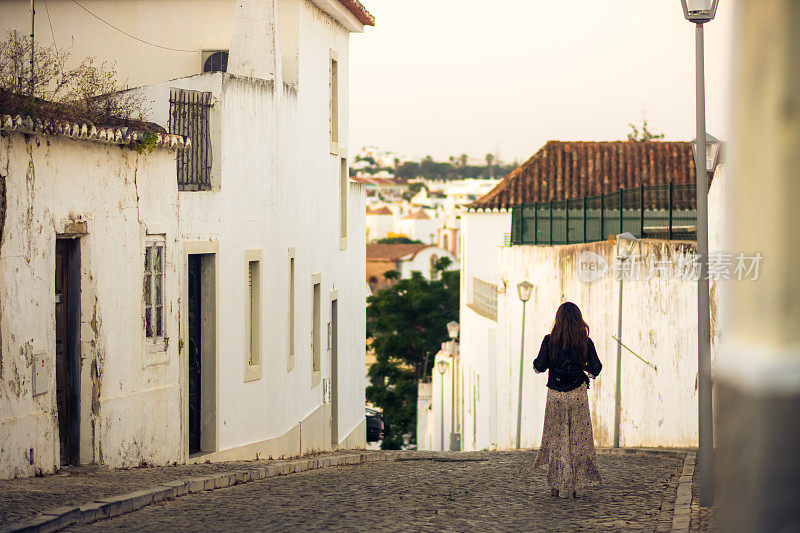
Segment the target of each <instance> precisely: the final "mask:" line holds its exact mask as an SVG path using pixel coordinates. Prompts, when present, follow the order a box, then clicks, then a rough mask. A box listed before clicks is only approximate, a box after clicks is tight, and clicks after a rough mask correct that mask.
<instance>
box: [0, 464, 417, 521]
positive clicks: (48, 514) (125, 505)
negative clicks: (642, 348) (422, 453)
mask: <svg viewBox="0 0 800 533" xmlns="http://www.w3.org/2000/svg"><path fill="white" fill-rule="evenodd" d="M411 455H413V452H407V451H392V452H374V451H370V452H359V453H347V454H342V455H336V456H332V457H312V458H308V459H299V460H294V461H286V462H283V463H279V464H274V465H268V466H259V467H254V468H250V469H246V470H232V471H230V472H219V473H216V474H212V475H209V476H202V477H190V478H184V479H180V480H175V481H168V482H165V483H163V484H161V485H158V486H156V487H152V488H149V489H145V490H138V491H135V492H129V493H127V494H118V495H115V496H108V497H105V498H101V499H99V500H96V501H94V502H89V503H86V504H83V505H81V506H77V507H57V508H55V509H49V510H47V511H45V512H43V513H41V514H39V515H37V516H35V517H33V518H29V519H26V520H21V521H19V522H14V523H11V524H6V525H0V533H11V532H22V531H24V532H26V533H27V532H31V533H34V532H35V533H45V532H50V531H58V530H60V529H64V528H67V527H69V526H74V525H78V524H88V523H90V522H95V521H97V520H103V519H105V518H113V517H116V516H120V515H123V514H126V513H130V512H132V511H136V510H139V509H141V508H142V507H146V506H148V505H151V504H153V503H157V502H162V501H166V500H171V499H174V498H179V497H181V496H185V495H187V494H193V493H196V492H203V491H207V490H216V489H221V488H224V487H230V486H232V485H239V484H242V483H248V482H251V481H258V480H260V479H267V478H271V477H278V476H286V475H289V474H295V473H299V472H305V471H306V470H317V469H320V468H328V467H333V466H346V465H358V464H363V463H371V462H375V461H396V460H397V459H401V458H407V457H409V456H411Z"/></svg>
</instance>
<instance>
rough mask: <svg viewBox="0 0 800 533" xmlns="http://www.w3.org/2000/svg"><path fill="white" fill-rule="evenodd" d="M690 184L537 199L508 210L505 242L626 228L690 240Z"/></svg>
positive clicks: (603, 234) (600, 234) (594, 235)
mask: <svg viewBox="0 0 800 533" xmlns="http://www.w3.org/2000/svg"><path fill="white" fill-rule="evenodd" d="M695 190H696V189H695V185H694V184H689V185H683V184H681V185H673V184H671V183H670V184H669V185H642V186H640V187H635V188H633V189H620V190H619V192H616V193H611V194H601V195H598V196H586V197H583V198H574V199H570V200H560V201H552V202H538V203H535V204H526V205H520V206H515V207H514V208H512V210H511V244H512V245H514V244H574V243H583V242H596V241H603V240H606V239H607V238H608V237H609V235H611V234H618V233H623V232H630V233H632V234H633V235H635V236H636V237H639V238H642V237H659V238H667V239H675V238H678V239H694V238H695V236H694V231H695V224H696V220H697V210H696V209H695V204H696V196H695V194H696V193H695Z"/></svg>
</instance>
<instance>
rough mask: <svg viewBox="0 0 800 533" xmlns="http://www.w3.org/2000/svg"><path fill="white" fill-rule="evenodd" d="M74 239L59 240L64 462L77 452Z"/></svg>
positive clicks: (58, 397)
mask: <svg viewBox="0 0 800 533" xmlns="http://www.w3.org/2000/svg"><path fill="white" fill-rule="evenodd" d="M73 246H74V242H73V241H72V240H68V239H57V240H56V279H55V289H56V291H55V292H56V294H55V307H56V406H57V410H58V441H59V449H60V456H61V464H62V465H67V464H69V463H70V460H71V459H72V458H73V457H74V455H75V453H76V451H77V450H76V449H75V446H74V444H73V438H72V428H73V427H74V423H75V420H74V418H75V411H76V409H75V401H76V395H75V392H74V383H75V377H74V369H73V366H74V361H73V354H72V341H73V339H71V338H70V333H71V332H70V322H71V321H70V319H69V318H70V317H69V312H70V309H71V307H72V306H71V305H70V304H71V302H70V301H69V297H70V290H69V289H70V287H69V279H70V272H69V265H70V261H69V259H70V252H71V251H72V247H73Z"/></svg>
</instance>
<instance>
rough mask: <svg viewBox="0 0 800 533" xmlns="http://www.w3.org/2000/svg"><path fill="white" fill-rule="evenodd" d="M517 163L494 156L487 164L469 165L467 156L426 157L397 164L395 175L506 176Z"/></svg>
mask: <svg viewBox="0 0 800 533" xmlns="http://www.w3.org/2000/svg"><path fill="white" fill-rule="evenodd" d="M517 166H518V165H517V164H516V163H512V164H510V165H502V164H497V162H496V161H495V160H494V157H492V158H490V159H487V164H486V166H483V165H467V159H466V157H465V156H462V157H460V158H459V159H456V158H455V157H451V158H450V161H446V162H438V161H434V160H433V159H430V158H425V159H424V160H423V161H422V162H421V163H417V162H416V161H406V162H405V163H401V164H399V165H397V168H396V170H395V176H397V178H398V179H400V180H403V181H408V180H411V179H414V178H425V179H432V180H452V179H460V178H488V177H490V176H497V177H501V176H506V175H507V174H510V173H511V172H512V171H513V170H514V169H515V168H517Z"/></svg>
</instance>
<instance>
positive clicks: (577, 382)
mask: <svg viewBox="0 0 800 533" xmlns="http://www.w3.org/2000/svg"><path fill="white" fill-rule="evenodd" d="M549 343H550V335H545V337H544V340H543V341H542V347H541V348H540V349H539V355H538V356H537V357H536V360H535V361H534V362H533V368H534V369H535V370H536V371H537V372H544V371H545V370H547V369H550V373H549V375H548V376H547V387H548V388H550V389H553V390H556V391H560V392H567V391H571V390H573V389H577V388H578V387H580V386H581V385H583V384H584V383H586V385H587V386H588V385H589V377H588V376H587V375H586V372H588V373H589V374H591V375H592V376H597V375H598V374H599V373H600V370H602V368H603V365H602V363H600V359H599V358H598V357H597V350H596V349H595V347H594V343H593V342H592V339H589V346H588V347H587V350H586V366H585V367H584V368H580V366H581V364H580V357H579V356H578V353H577V352H576V351H575V349H574V348H572V349H570V350H569V352H567V353H564V352H561V351H560V350H550V347H549V346H548V345H549Z"/></svg>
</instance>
